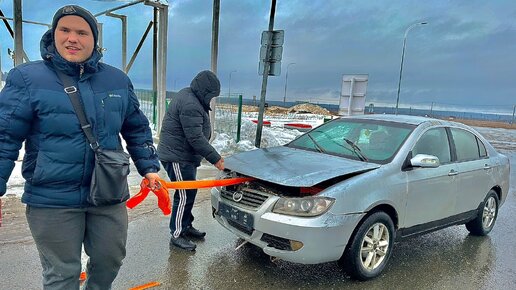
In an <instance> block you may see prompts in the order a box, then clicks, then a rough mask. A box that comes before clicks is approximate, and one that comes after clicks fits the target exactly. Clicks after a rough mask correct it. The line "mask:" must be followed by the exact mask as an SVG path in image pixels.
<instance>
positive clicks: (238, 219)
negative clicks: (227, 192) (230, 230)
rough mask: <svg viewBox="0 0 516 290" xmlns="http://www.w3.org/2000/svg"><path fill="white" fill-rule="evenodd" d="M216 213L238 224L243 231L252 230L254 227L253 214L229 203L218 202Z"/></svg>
mask: <svg viewBox="0 0 516 290" xmlns="http://www.w3.org/2000/svg"><path fill="white" fill-rule="evenodd" d="M218 214H219V215H220V216H223V217H225V218H226V219H227V220H229V221H232V222H233V223H236V224H238V225H239V226H240V227H242V228H243V229H242V231H243V232H245V233H248V232H252V231H253V229H254V216H253V215H251V214H249V213H246V212H243V211H241V210H239V209H236V208H234V207H232V206H230V205H227V204H225V203H222V202H220V203H219V211H218Z"/></svg>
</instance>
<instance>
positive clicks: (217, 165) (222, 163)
mask: <svg viewBox="0 0 516 290" xmlns="http://www.w3.org/2000/svg"><path fill="white" fill-rule="evenodd" d="M213 165H214V166H215V167H217V169H218V170H224V158H222V157H220V160H219V161H217V163H215V164H213Z"/></svg>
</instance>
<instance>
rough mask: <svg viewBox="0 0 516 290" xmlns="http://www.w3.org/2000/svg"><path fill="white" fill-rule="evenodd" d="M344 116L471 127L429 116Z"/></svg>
mask: <svg viewBox="0 0 516 290" xmlns="http://www.w3.org/2000/svg"><path fill="white" fill-rule="evenodd" d="M342 118H351V119H361V120H378V121H388V122H396V123H404V124H411V125H416V126H418V125H420V124H422V123H425V122H429V123H431V124H432V125H442V126H455V127H462V128H469V127H468V126H466V125H464V124H461V123H457V122H453V121H446V120H440V119H434V118H429V117H420V116H408V115H388V114H368V115H356V116H345V117H342Z"/></svg>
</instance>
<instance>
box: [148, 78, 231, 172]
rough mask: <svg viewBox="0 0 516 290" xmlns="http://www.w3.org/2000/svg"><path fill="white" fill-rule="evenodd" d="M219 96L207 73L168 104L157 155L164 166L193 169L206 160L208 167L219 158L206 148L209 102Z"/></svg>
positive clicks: (214, 83)
mask: <svg viewBox="0 0 516 290" xmlns="http://www.w3.org/2000/svg"><path fill="white" fill-rule="evenodd" d="M219 94H220V82H219V80H218V79H217V76H216V75H215V74H214V73H212V72H211V71H202V72H200V73H199V74H198V75H197V76H196V77H195V78H194V79H193V80H192V83H191V84H190V87H187V88H184V89H182V90H180V91H179V93H178V94H177V95H176V96H175V97H174V98H173V99H172V100H171V101H170V104H169V106H168V109H167V113H166V114H165V118H164V119H163V126H162V128H161V134H160V138H159V144H158V155H159V158H160V160H161V161H165V162H187V163H192V164H194V165H195V166H199V165H200V164H201V160H202V158H206V160H208V162H210V163H211V164H215V163H217V162H218V161H219V160H220V158H221V157H220V155H219V154H218V153H217V151H216V150H215V148H213V146H211V145H210V143H209V138H210V132H211V125H210V118H209V115H208V112H209V111H210V110H211V108H210V101H211V99H213V98H214V97H217V96H218V95H219Z"/></svg>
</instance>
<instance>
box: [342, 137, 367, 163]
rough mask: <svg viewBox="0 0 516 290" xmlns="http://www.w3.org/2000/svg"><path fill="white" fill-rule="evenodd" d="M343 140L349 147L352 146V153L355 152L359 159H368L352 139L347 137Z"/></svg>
mask: <svg viewBox="0 0 516 290" xmlns="http://www.w3.org/2000/svg"><path fill="white" fill-rule="evenodd" d="M344 141H346V143H348V144H349V146H351V148H353V153H355V155H356V156H358V158H360V160H362V161H368V159H367V157H366V156H365V155H364V153H362V150H360V147H358V146H357V145H356V144H355V143H353V141H351V140H349V139H348V138H344Z"/></svg>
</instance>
